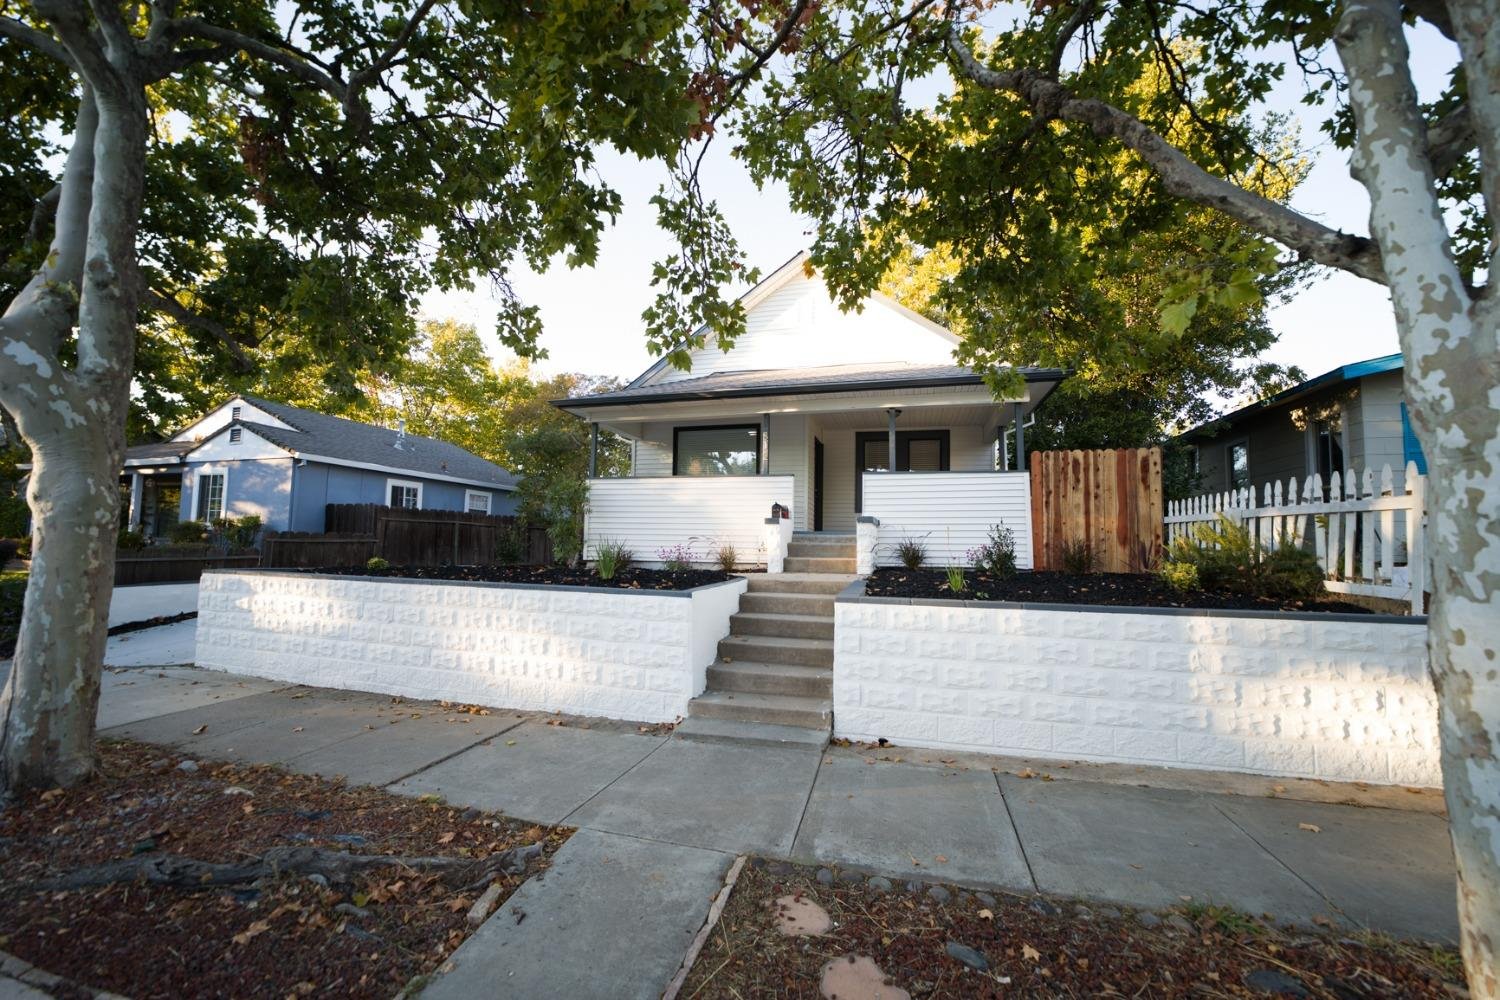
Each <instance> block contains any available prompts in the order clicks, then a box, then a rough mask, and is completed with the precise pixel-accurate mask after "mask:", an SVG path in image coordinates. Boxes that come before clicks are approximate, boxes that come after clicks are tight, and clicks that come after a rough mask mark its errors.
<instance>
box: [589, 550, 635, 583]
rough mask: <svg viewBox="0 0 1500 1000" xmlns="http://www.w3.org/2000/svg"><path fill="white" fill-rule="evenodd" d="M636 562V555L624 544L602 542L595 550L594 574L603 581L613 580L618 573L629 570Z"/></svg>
mask: <svg viewBox="0 0 1500 1000" xmlns="http://www.w3.org/2000/svg"><path fill="white" fill-rule="evenodd" d="M634 560H635V553H634V552H631V551H630V550H629V549H627V548H626V547H625V544H624V543H623V542H608V541H606V542H600V543H599V544H598V545H597V546H596V547H595V549H594V572H595V573H598V574H599V579H601V580H613V579H614V578H615V574H616V573H620V572H622V571H624V570H626V569H628V568H629V567H630V564H631V563H632V562H633V561H634Z"/></svg>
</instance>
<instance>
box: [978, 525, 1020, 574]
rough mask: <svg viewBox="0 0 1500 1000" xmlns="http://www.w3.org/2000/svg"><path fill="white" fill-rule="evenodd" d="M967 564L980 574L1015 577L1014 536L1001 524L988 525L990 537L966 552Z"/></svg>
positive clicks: (1013, 533)
mask: <svg viewBox="0 0 1500 1000" xmlns="http://www.w3.org/2000/svg"><path fill="white" fill-rule="evenodd" d="M968 556H969V562H970V563H972V564H973V565H974V569H975V570H976V571H977V572H980V573H988V574H989V575H991V576H1001V577H1009V576H1015V575H1016V535H1015V532H1013V531H1011V530H1010V529H1009V528H1007V527H1006V526H1005V525H1003V524H992V525H990V536H989V538H988V539H986V540H985V541H984V543H983V544H981V545H976V546H975V547H974V548H972V549H970V550H969V552H968Z"/></svg>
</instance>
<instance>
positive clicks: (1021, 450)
mask: <svg viewBox="0 0 1500 1000" xmlns="http://www.w3.org/2000/svg"><path fill="white" fill-rule="evenodd" d="M1011 406H1012V407H1014V413H1015V418H1016V471H1017V472H1025V471H1026V432H1025V430H1024V429H1023V428H1022V425H1021V404H1020V403H1012V404H1011Z"/></svg>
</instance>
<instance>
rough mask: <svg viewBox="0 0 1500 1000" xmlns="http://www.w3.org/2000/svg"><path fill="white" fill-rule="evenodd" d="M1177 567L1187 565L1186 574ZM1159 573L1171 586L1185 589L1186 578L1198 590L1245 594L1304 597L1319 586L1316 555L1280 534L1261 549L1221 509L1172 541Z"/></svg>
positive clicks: (1320, 570) (1320, 578) (1319, 589)
mask: <svg viewBox="0 0 1500 1000" xmlns="http://www.w3.org/2000/svg"><path fill="white" fill-rule="evenodd" d="M1182 567H1189V568H1191V570H1192V575H1191V576H1190V575H1189V574H1188V571H1187V569H1184V568H1182ZM1160 576H1161V578H1162V579H1163V580H1166V581H1167V583H1168V585H1169V586H1172V587H1173V588H1174V589H1177V590H1185V589H1189V585H1187V583H1186V582H1187V581H1189V580H1192V579H1196V586H1197V587H1198V588H1201V589H1203V590H1217V591H1226V592H1228V593H1233V594H1243V595H1246V596H1249V597H1274V598H1280V599H1308V598H1313V597H1317V596H1318V595H1319V594H1320V593H1322V591H1323V568H1322V567H1321V566H1319V565H1318V557H1317V556H1315V555H1314V554H1313V553H1311V552H1307V551H1304V550H1303V549H1302V548H1300V547H1298V546H1296V545H1294V544H1292V542H1291V541H1290V540H1288V539H1286V538H1283V539H1282V540H1281V543H1280V544H1279V545H1277V546H1276V548H1274V549H1265V548H1263V547H1261V546H1260V545H1258V544H1256V542H1255V541H1254V540H1253V539H1251V537H1250V530H1249V529H1248V528H1247V527H1245V526H1244V525H1243V524H1240V523H1238V522H1237V521H1235V520H1233V519H1232V518H1230V517H1228V516H1226V515H1224V514H1220V515H1219V517H1218V520H1216V521H1212V522H1209V523H1206V524H1200V525H1198V526H1197V527H1196V528H1195V529H1194V530H1193V532H1192V534H1191V535H1186V536H1183V537H1181V538H1178V539H1176V540H1175V541H1173V542H1172V544H1171V545H1170V546H1169V547H1168V549H1167V553H1166V559H1165V560H1164V561H1163V564H1162V567H1161V571H1160ZM1174 579H1175V580H1178V581H1182V583H1183V585H1179V584H1178V583H1174V582H1173V580H1174Z"/></svg>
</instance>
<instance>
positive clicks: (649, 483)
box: [584, 476, 793, 565]
mask: <svg viewBox="0 0 1500 1000" xmlns="http://www.w3.org/2000/svg"><path fill="white" fill-rule="evenodd" d="M792 497H793V482H792V477H791V476H702V477H697V476H665V477H660V478H651V479H646V478H639V477H637V478H629V479H591V480H589V512H588V516H587V518H586V519H585V527H584V539H585V546H584V557H585V558H586V559H593V558H594V554H595V552H596V547H597V545H598V544H599V543H600V542H601V541H611V542H621V543H623V544H624V545H625V546H626V547H627V548H629V549H630V550H631V551H632V552H633V553H634V554H635V558H636V562H637V563H640V564H645V565H659V564H660V559H659V558H658V553H659V552H660V551H661V550H662V549H665V548H670V547H672V546H674V545H685V546H687V547H689V548H690V549H692V551H693V554H694V555H695V556H696V561H697V562H700V563H703V564H705V565H707V564H709V563H711V562H713V561H714V554H715V553H716V552H717V551H718V549H719V546H720V545H723V544H725V543H728V544H730V545H733V546H734V548H735V551H736V553H738V555H739V558H740V561H741V562H742V563H744V564H755V563H764V562H765V561H766V555H765V552H764V550H763V548H762V534H763V533H764V528H765V523H766V518H767V517H769V516H770V514H771V504H773V503H780V504H785V505H787V506H791V503H792Z"/></svg>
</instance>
